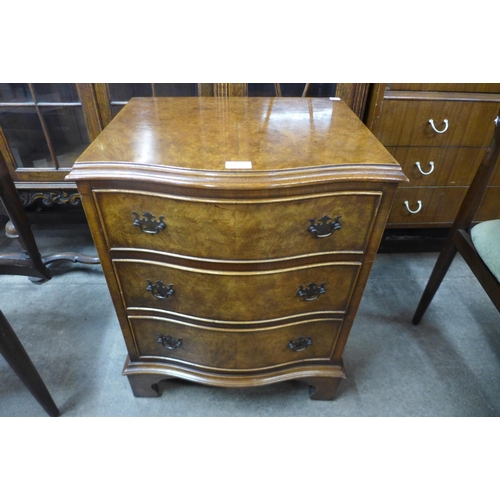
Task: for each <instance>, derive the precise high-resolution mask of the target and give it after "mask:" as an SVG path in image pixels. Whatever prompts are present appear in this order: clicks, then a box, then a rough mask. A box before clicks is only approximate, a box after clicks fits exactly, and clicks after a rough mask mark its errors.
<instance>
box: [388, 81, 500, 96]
mask: <svg viewBox="0 0 500 500" xmlns="http://www.w3.org/2000/svg"><path fill="white" fill-rule="evenodd" d="M387 87H388V88H389V89H390V90H412V91H424V92H425V91H428V92H486V93H495V94H498V93H500V83H389V84H388V85H387Z"/></svg>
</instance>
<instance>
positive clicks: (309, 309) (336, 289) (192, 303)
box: [113, 260, 361, 321]
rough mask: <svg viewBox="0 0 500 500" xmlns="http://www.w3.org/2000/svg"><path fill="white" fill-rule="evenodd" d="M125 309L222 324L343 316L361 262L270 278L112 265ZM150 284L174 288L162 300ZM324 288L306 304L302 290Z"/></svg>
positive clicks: (129, 263) (261, 274) (268, 275)
mask: <svg viewBox="0 0 500 500" xmlns="http://www.w3.org/2000/svg"><path fill="white" fill-rule="evenodd" d="M113 264H114V266H115V270H116V275H117V278H118V280H119V283H120V286H121V290H122V295H123V300H124V302H125V304H124V305H125V307H127V308H130V307H139V308H144V307H146V308H155V309H160V310H165V311H169V312H172V313H176V314H181V315H186V316H189V317H196V318H204V319H213V320H220V321H259V320H267V319H275V318H281V317H288V316H294V315H307V314H314V313H317V312H325V311H327V312H330V313H332V312H333V313H340V314H344V313H345V312H346V309H347V306H348V303H349V300H350V297H351V294H352V290H353V288H354V285H355V283H356V279H357V276H358V273H359V270H360V268H361V264H360V263H359V262H352V263H330V264H315V265H310V266H307V267H302V268H289V269H282V270H279V271H271V272H253V273H243V272H239V273H236V272H234V273H229V272H227V273H223V272H216V271H208V270H206V271H202V270H197V269H191V268H184V267H182V268H181V267H173V266H170V265H167V264H165V265H160V264H154V263H147V262H138V261H125V260H115V261H113ZM148 280H149V281H151V282H152V283H153V284H155V283H156V282H157V281H161V282H163V283H164V284H165V285H166V286H168V285H170V284H172V285H173V289H174V290H175V293H174V294H173V295H170V296H168V297H167V298H164V299H162V298H157V297H155V296H153V294H152V293H151V292H150V291H148V290H147V287H148ZM310 283H316V284H317V285H321V284H322V283H325V293H323V294H321V295H319V297H318V298H317V299H316V300H310V301H305V300H303V299H302V298H300V297H298V296H297V295H296V293H297V291H298V290H299V285H302V286H303V287H307V286H308V285H309V284H310Z"/></svg>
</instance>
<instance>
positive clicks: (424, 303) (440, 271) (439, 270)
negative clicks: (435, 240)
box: [412, 234, 457, 325]
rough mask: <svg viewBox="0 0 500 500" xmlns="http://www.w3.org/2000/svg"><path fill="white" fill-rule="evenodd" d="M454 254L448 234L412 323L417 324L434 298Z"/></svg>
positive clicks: (454, 250)
mask: <svg viewBox="0 0 500 500" xmlns="http://www.w3.org/2000/svg"><path fill="white" fill-rule="evenodd" d="M456 254H457V249H456V247H455V245H453V242H452V235H451V234H450V235H449V236H448V239H447V241H446V244H445V246H444V248H443V250H442V251H441V253H440V254H439V257H438V260H437V261H436V264H435V265H434V269H433V270H432V273H431V276H430V278H429V281H428V282H427V286H426V287H425V290H424V293H423V294H422V298H421V299H420V302H419V304H418V306H417V309H416V311H415V314H414V315H413V319H412V323H413V324H414V325H418V324H419V323H420V320H421V319H422V316H423V315H424V313H425V311H426V310H427V308H428V307H429V304H430V303H431V302H432V299H433V298H434V295H435V294H436V292H437V290H438V288H439V285H441V282H442V281H443V279H444V277H445V276H446V273H447V272H448V269H449V268H450V265H451V263H452V262H453V259H454V258H455V255H456Z"/></svg>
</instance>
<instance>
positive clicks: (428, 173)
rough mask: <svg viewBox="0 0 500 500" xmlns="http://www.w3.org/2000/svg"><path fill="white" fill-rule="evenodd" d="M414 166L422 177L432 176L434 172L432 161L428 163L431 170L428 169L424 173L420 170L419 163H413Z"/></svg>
mask: <svg viewBox="0 0 500 500" xmlns="http://www.w3.org/2000/svg"><path fill="white" fill-rule="evenodd" d="M415 165H416V166H417V168H418V171H419V172H420V173H421V174H422V175H431V174H432V172H434V162H433V161H430V162H429V166H430V167H431V168H430V169H429V170H428V171H427V172H424V171H423V170H422V166H421V165H420V162H419V161H417V162H415Z"/></svg>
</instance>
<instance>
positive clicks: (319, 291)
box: [295, 283, 326, 302]
mask: <svg viewBox="0 0 500 500" xmlns="http://www.w3.org/2000/svg"><path fill="white" fill-rule="evenodd" d="M325 285H326V283H321V285H317V284H316V283H309V285H307V286H306V287H304V286H302V285H299V289H298V290H297V292H296V293H295V295H297V297H300V298H301V299H302V300H305V301H307V302H309V301H311V300H317V299H319V297H320V295H323V294H324V293H325V292H326V290H325Z"/></svg>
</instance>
